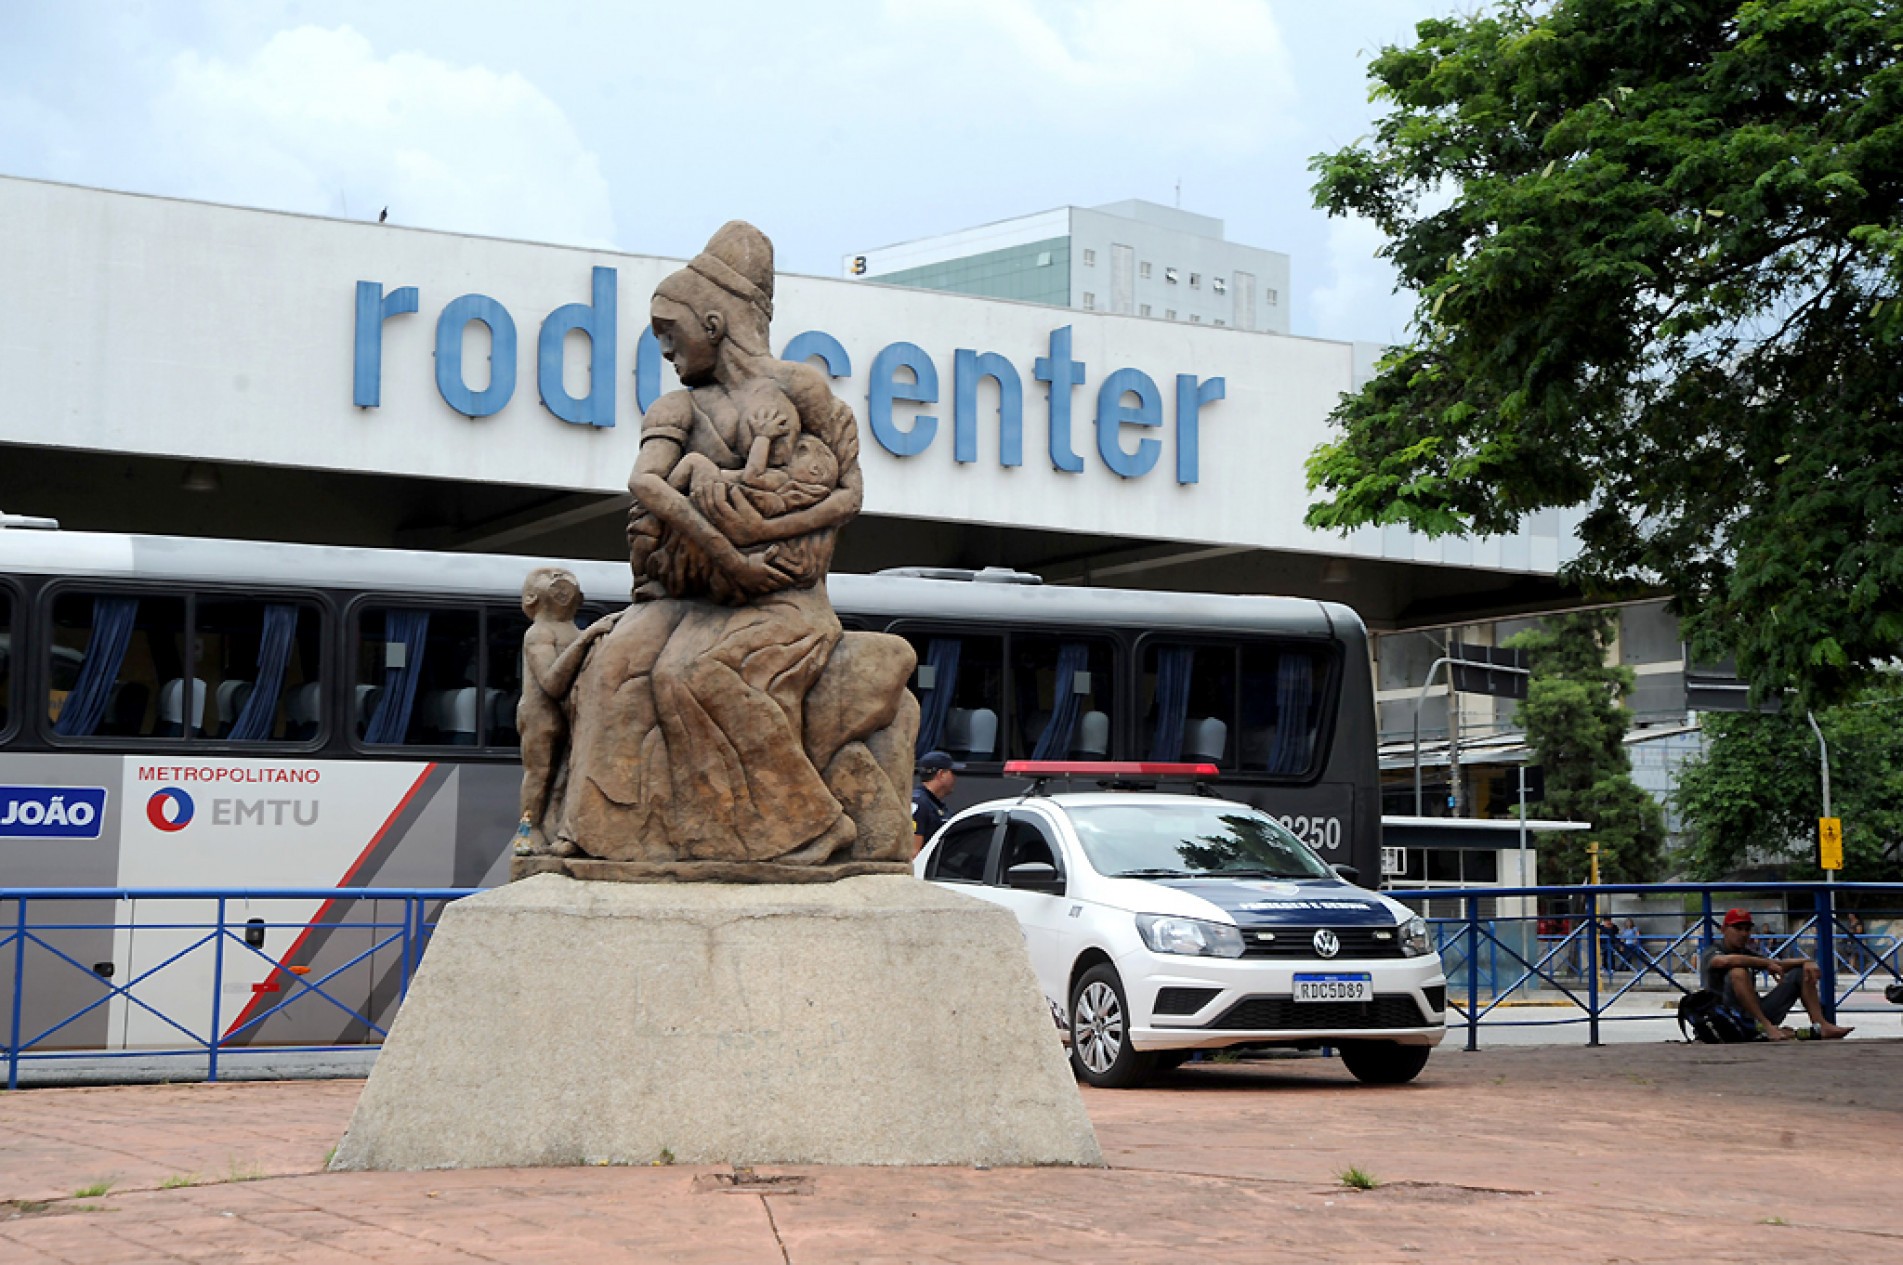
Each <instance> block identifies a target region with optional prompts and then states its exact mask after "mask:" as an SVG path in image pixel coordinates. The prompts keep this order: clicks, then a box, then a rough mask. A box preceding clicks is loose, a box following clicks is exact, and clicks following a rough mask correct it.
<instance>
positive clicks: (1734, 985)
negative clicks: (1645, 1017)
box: [1705, 909, 1852, 1041]
mask: <svg viewBox="0 0 1903 1265" xmlns="http://www.w3.org/2000/svg"><path fill="white" fill-rule="evenodd" d="M1752 927H1753V923H1752V921H1751V911H1750V910H1747V909H1733V910H1728V911H1727V912H1726V913H1725V925H1724V939H1723V940H1722V941H1721V942H1720V943H1719V944H1718V946H1717V947H1716V948H1714V949H1713V950H1712V951H1711V954H1710V956H1708V957H1707V958H1706V959H1705V987H1707V988H1709V989H1710V990H1711V991H1712V992H1714V993H1717V994H1718V995H1719V996H1720V997H1721V998H1723V999H1724V1002H1725V1004H1726V1005H1727V1006H1730V1007H1732V1008H1733V1009H1735V1010H1738V1011H1741V1012H1742V1013H1744V1014H1745V1015H1746V1016H1748V1017H1749V1018H1751V1019H1752V1020H1754V1021H1755V1022H1756V1023H1757V1025H1758V1031H1759V1032H1762V1033H1763V1034H1764V1036H1765V1039H1766V1040H1769V1041H1789V1040H1790V1039H1791V1038H1793V1037H1795V1036H1796V1035H1797V1034H1796V1033H1795V1032H1793V1031H1791V1030H1790V1029H1789V1028H1785V1027H1782V1026H1780V1025H1781V1024H1782V1023H1783V1022H1784V1016H1785V1015H1788V1014H1790V1013H1791V1007H1792V1006H1793V1005H1794V1004H1796V1003H1797V1002H1798V1001H1799V1000H1800V999H1801V1000H1802V1001H1803V1003H1804V1013H1805V1014H1807V1015H1809V1016H1810V1021H1811V1023H1812V1024H1814V1025H1815V1032H1816V1034H1817V1035H1818V1036H1821V1037H1832V1038H1838V1037H1847V1036H1849V1035H1850V1033H1851V1032H1852V1029H1850V1028H1846V1027H1843V1026H1841V1025H1839V1024H1834V1023H1831V1022H1829V1021H1828V1020H1826V1019H1825V1018H1824V1006H1823V1003H1822V1002H1821V1001H1819V1000H1818V996H1817V981H1818V979H1819V978H1820V977H1821V975H1822V972H1821V971H1819V970H1818V967H1817V963H1815V962H1813V961H1811V960H1810V959H1809V958H1767V957H1762V956H1760V955H1759V954H1758V952H1757V946H1756V945H1754V944H1753V943H1752V942H1751V931H1752ZM1753 971H1764V972H1766V973H1768V974H1770V975H1774V976H1776V977H1777V984H1776V985H1775V986H1774V987H1773V988H1772V989H1771V991H1770V992H1768V993H1766V994H1765V995H1764V996H1763V997H1759V996H1758V990H1757V986H1756V985H1755V984H1753V983H1752V980H1751V973H1752V972H1753Z"/></svg>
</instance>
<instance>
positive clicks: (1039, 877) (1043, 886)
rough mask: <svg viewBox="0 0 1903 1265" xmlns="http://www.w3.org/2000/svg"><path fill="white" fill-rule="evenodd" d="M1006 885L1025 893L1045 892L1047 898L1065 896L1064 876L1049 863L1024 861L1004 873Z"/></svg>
mask: <svg viewBox="0 0 1903 1265" xmlns="http://www.w3.org/2000/svg"><path fill="white" fill-rule="evenodd" d="M1004 885H1005V886H1006V887H1014V888H1016V889H1018V890H1019V891H1024V892H1043V893H1044V894H1045V895H1046V896H1062V895H1063V894H1064V876H1063V875H1062V874H1059V873H1058V872H1057V867H1056V866H1054V865H1052V864H1050V863H1049V862H1047V861H1024V862H1020V863H1019V864H1017V865H1014V866H1012V867H1011V868H1010V869H1008V870H1006V871H1005V872H1004Z"/></svg>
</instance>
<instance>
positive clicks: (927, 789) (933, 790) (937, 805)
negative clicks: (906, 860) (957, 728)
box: [912, 751, 965, 856]
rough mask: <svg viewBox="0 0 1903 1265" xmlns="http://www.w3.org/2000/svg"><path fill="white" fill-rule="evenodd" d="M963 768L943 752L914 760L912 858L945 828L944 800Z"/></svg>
mask: <svg viewBox="0 0 1903 1265" xmlns="http://www.w3.org/2000/svg"><path fill="white" fill-rule="evenodd" d="M964 770H965V766H964V765H962V764H959V763H958V762H957V761H955V760H953V759H952V758H951V757H950V756H948V755H946V754H945V753H944V752H943V751H927V752H926V753H925V754H924V755H922V756H920V757H919V758H918V789H917V790H915V791H913V792H912V855H914V856H917V855H918V850H919V849H920V848H923V847H924V846H925V841H926V840H927V839H929V838H931V837H932V836H933V835H935V834H937V833H938V828H939V827H940V826H942V825H944V824H945V797H946V796H948V795H950V794H951V792H952V787H954V786H956V785H958V775H959V774H960V773H962V772H964Z"/></svg>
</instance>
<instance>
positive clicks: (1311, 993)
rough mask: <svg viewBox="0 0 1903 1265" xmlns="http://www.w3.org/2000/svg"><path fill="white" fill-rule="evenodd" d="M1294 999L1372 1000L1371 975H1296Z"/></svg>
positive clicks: (1372, 983) (1372, 979)
mask: <svg viewBox="0 0 1903 1265" xmlns="http://www.w3.org/2000/svg"><path fill="white" fill-rule="evenodd" d="M1295 1000H1296V1001H1373V1000H1374V977H1373V976H1371V975H1297V976H1296V977H1295Z"/></svg>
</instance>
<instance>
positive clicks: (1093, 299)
mask: <svg viewBox="0 0 1903 1265" xmlns="http://www.w3.org/2000/svg"><path fill="white" fill-rule="evenodd" d="M1096 310H1097V296H1096V295H1094V294H1092V293H1091V292H1090V291H1088V290H1086V291H1084V311H1086V312H1094V311H1096Z"/></svg>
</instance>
